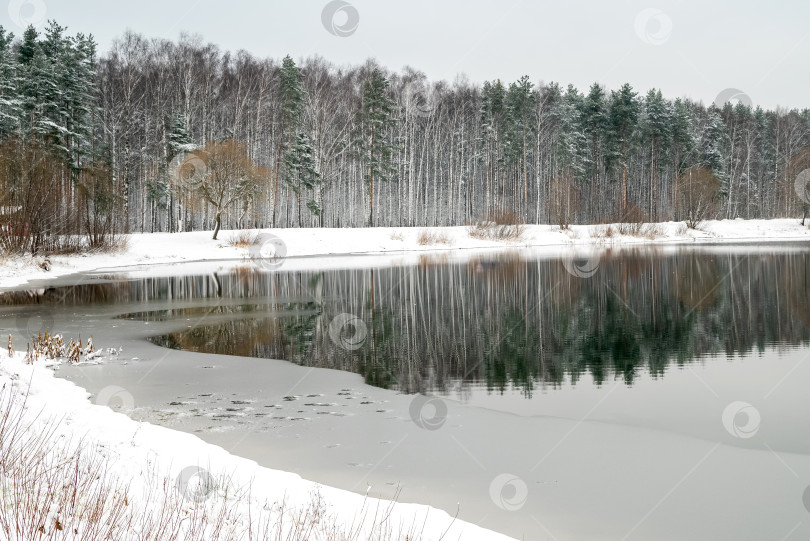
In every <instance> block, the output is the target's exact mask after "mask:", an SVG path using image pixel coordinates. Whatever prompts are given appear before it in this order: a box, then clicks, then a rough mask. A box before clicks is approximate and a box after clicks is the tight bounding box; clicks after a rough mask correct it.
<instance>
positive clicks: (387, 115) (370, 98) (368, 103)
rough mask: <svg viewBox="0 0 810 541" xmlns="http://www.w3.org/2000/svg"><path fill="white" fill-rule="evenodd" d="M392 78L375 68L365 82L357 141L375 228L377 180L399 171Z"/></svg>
mask: <svg viewBox="0 0 810 541" xmlns="http://www.w3.org/2000/svg"><path fill="white" fill-rule="evenodd" d="M389 84H390V83H389V81H388V79H386V78H385V76H384V75H383V74H382V72H381V71H380V70H379V69H377V68H374V69H373V70H372V72H371V75H370V76H369V78H368V79H367V80H366V82H365V84H364V85H363V104H362V107H361V108H360V111H359V113H358V119H357V125H358V127H359V130H360V133H359V137H358V138H357V140H356V148H357V150H358V157H359V158H360V163H361V166H362V169H363V179H364V180H365V182H366V185H367V186H368V190H369V215H368V225H369V226H370V227H374V183H375V182H377V181H386V180H388V179H389V178H390V176H391V175H392V174H393V173H394V172H395V171H396V169H395V168H394V165H393V154H394V150H396V148H397V146H396V145H395V144H394V142H393V141H394V135H393V127H394V124H395V120H394V111H395V110H396V109H395V108H396V103H394V101H393V100H392V99H391V98H390V97H388V86H389Z"/></svg>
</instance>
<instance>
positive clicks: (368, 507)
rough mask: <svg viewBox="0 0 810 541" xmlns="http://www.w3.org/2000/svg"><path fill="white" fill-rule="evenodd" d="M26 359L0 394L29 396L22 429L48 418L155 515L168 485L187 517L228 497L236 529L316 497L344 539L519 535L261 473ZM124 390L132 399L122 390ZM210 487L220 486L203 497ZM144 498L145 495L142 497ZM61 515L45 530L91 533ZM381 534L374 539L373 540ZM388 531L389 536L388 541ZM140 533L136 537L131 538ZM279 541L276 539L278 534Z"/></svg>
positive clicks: (17, 361) (2, 373)
mask: <svg viewBox="0 0 810 541" xmlns="http://www.w3.org/2000/svg"><path fill="white" fill-rule="evenodd" d="M4 345H5V344H4ZM24 356H25V354H24V353H21V352H17V353H16V354H15V355H14V356H12V357H9V356H8V354H7V353H6V351H5V348H3V350H2V351H0V388H4V392H8V389H11V390H12V392H13V393H14V395H15V396H16V397H17V398H18V399H20V398H22V397H23V396H24V395H26V394H27V400H26V402H25V413H24V419H22V420H21V421H20V422H18V423H17V426H20V427H28V429H29V430H31V431H38V430H42V427H43V426H46V425H47V423H48V420H49V419H55V420H57V421H58V424H57V425H56V431H55V433H54V434H53V440H54V441H69V442H72V444H77V443H78V442H79V441H81V447H82V449H83V457H84V459H85V460H86V463H93V462H95V461H100V463H101V464H103V466H104V468H99V469H98V471H97V472H94V473H99V474H103V475H104V476H106V479H107V480H111V481H119V482H121V483H122V484H124V485H129V486H128V492H127V494H128V498H130V499H131V501H130V503H129V504H128V505H133V506H134V507H135V509H138V510H139V512H140V513H141V514H145V515H146V516H149V515H150V514H152V515H154V516H158V515H159V513H158V512H157V511H158V510H159V509H161V508H162V507H166V508H168V507H170V505H169V504H167V503H166V501H165V500H166V496H165V495H162V494H165V493H164V490H165V487H169V490H168V496H169V499H171V500H172V501H174V502H176V501H180V502H181V504H180V506H181V512H182V513H183V514H190V513H192V511H191V509H192V508H194V507H195V506H197V507H199V506H204V507H205V508H207V509H208V510H209V512H211V513H212V514H214V515H216V511H213V512H212V511H211V510H212V509H215V508H216V506H217V505H218V504H219V503H221V500H225V499H227V500H228V502H229V503H228V505H229V508H230V510H231V514H230V516H229V523H233V524H237V525H238V524H240V523H243V524H242V525H241V527H246V524H247V522H253V523H254V524H258V523H260V522H262V521H264V520H266V518H267V517H266V515H273V518H272V519H271V521H270V522H271V523H274V522H276V521H277V520H278V516H277V515H278V512H279V509H280V507H279V506H280V505H281V504H282V502H283V503H284V506H285V514H286V516H287V517H289V518H292V517H295V516H298V517H299V518H300V516H302V515H304V514H305V512H306V511H307V509H311V505H312V502H313V499H314V496H313V495H314V494H319V495H320V499H319V501H320V503H321V505H322V509H321V512H322V514H321V516H322V518H321V519H320V520H321V522H322V523H324V524H327V525H328V526H327V530H328V531H329V532H330V533H331V534H332V535H335V538H340V539H343V538H344V537H340V535H339V532H341V531H344V532H346V531H353V532H358V533H359V532H362V534H359V535H357V536H356V537H353V536H349V537H348V538H351V539H367V538H374V539H383V540H384V539H389V538H390V539H392V540H395V539H400V537H399V536H398V535H399V534H400V532H403V535H402V537H401V539H405V536H404V533H406V532H408V531H409V530H412V531H415V532H416V533H417V534H421V535H417V537H409V538H408V539H425V540H428V539H441V538H443V539H464V540H495V541H497V540H499V539H502V540H507V539H511V538H508V537H506V536H503V535H500V534H497V533H495V532H492V531H489V530H485V529H483V528H480V527H478V526H475V525H472V524H469V523H465V522H462V521H459V520H454V518H453V517H451V516H450V515H448V514H447V513H445V512H444V511H440V510H437V509H433V508H431V507H429V506H426V505H418V504H407V503H394V504H392V503H391V502H386V501H379V500H374V499H373V498H364V497H363V496H361V495H358V494H354V493H351V492H347V491H343V490H338V489H335V488H330V487H326V486H320V485H317V484H316V483H313V482H311V481H306V480H303V479H301V478H300V477H299V476H297V475H295V474H292V473H286V472H282V471H277V470H272V469H269V468H263V467H260V466H258V465H257V464H256V463H255V462H253V461H250V460H247V459H244V458H240V457H237V456H234V455H231V454H229V453H228V452H226V451H225V450H224V449H222V448H221V447H217V446H215V445H211V444H208V443H205V442H203V441H202V440H201V439H199V438H197V437H196V436H194V435H191V434H186V433H183V432H179V431H175V430H171V429H168V428H163V427H159V426H156V425H152V424H148V423H139V422H136V421H133V420H131V419H130V418H129V417H127V416H126V415H124V414H121V413H116V412H114V411H112V410H111V409H109V408H108V407H106V406H100V405H96V404H93V403H91V402H90V401H89V400H88V397H89V394H88V393H87V392H86V391H85V390H84V389H82V388H81V387H78V386H76V385H75V384H73V383H72V382H69V381H66V380H64V379H60V378H57V377H55V376H54V374H53V372H52V370H51V369H50V368H49V364H50V365H52V364H53V362H52V361H45V360H38V361H36V362H35V363H34V364H26V363H25V362H24V360H23V359H24ZM114 391H115V390H114V389H113V390H111V392H114ZM120 392H122V393H123V392H124V391H123V389H121V390H120ZM119 398H121V397H119ZM6 400H7V398H6ZM6 400H0V402H2V403H5V402H6ZM123 400H124V401H125V400H126V399H125V397H124V398H123ZM0 405H2V404H0ZM3 409H5V411H8V409H6V408H3ZM11 417H13V415H12V416H11ZM0 425H2V423H0ZM7 432H8V430H7ZM46 432H47V430H46ZM97 463H98V462H97ZM105 470H106V471H105ZM68 475H69V476H71V475H72V472H70V471H69V472H68ZM201 483H203V484H207V485H210V487H211V488H210V489H206V490H205V491H202V490H201V489H200V484H201ZM155 487H160V488H159V490H158V491H157V493H158V494H159V495H161V497H155ZM4 488H5V489H6V490H8V489H9V485H8V480H4V481H2V482H0V494H2V491H3V489H4ZM9 494H11V492H9ZM141 494H143V495H145V496H144V497H139V495H141ZM150 494H151V496H149V495H150ZM6 505H7V506H12V503H11V502H10V501H6ZM249 510H250V514H249V512H248V511H249ZM6 511H8V509H7V510H6ZM0 512H2V510H0ZM310 512H311V511H310ZM60 513H62V512H61V511H57V512H53V513H51V514H52V515H53V516H52V517H50V518H51V523H50V524H47V525H45V526H44V527H45V530H46V531H49V532H50V531H52V530H54V528H55V527H56V526H55V524H56V520H57V519H58V520H59V521H61V524H62V525H65V524H68V523H69V525H70V527H71V528H78V529H79V531H80V532H81V531H82V527H83V526H82V519H78V520H76V519H75V518H71V517H68V516H65V514H60ZM299 513H300V515H299ZM189 516H190V515H189ZM209 518H210V517H209ZM84 520H86V519H84ZM289 522H290V523H289V524H288V525H287V526H288V528H287V530H285V531H286V533H285V534H284V535H279V537H278V539H313V540H315V539H332V537H328V536H325V535H318V534H317V533H315V532H314V531H313V532H311V533H309V534H306V535H304V536H303V537H296V536H294V535H293V536H291V537H287V535H289V534H290V532H289V531H288V530H289V529H290V528H293V527H294V526H293V524H292V522H293V521H291V520H290V521H289ZM360 525H362V526H360ZM84 527H87V524H84ZM372 528H373V529H374V534H375V535H370V534H371V533H372V532H371V530H372ZM380 530H387V531H389V533H388V534H385V535H381V536H379V533H378V532H379V531H380ZM136 534H137V532H132V535H136ZM0 536H2V531H0ZM60 538H61V537H60ZM118 538H119V539H124V538H123V537H118ZM135 538H136V537H133V539H135ZM202 538H207V537H205V536H203V537H202ZM272 538H273V539H276V536H275V535H274V536H273V537H272Z"/></svg>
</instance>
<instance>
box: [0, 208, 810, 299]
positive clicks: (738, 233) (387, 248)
mask: <svg viewBox="0 0 810 541" xmlns="http://www.w3.org/2000/svg"><path fill="white" fill-rule="evenodd" d="M608 229H610V234H609V236H606V235H605V232H606V231H608ZM652 229H653V230H654V234H647V235H635V236H634V235H622V234H618V230H619V227H618V226H617V225H616V224H607V225H572V226H571V227H570V229H568V230H560V228H559V227H557V226H550V225H527V226H524V229H523V234H522V238H521V239H520V240H518V241H500V240H482V239H478V238H472V237H471V236H470V235H469V231H468V228H467V227H464V226H459V227H437V228H422V227H413V228H403V227H379V228H346V229H315V228H310V229H275V230H270V229H265V230H254V231H255V232H256V233H257V234H258V233H265V234H270V235H273V236H275V237H276V238H278V239H280V242H281V246H282V247H283V252H284V253H283V258H284V259H285V260H286V262H285V263H284V267H283V268H284V269H289V268H290V267H292V266H293V265H291V263H292V262H293V261H295V262H296V264H295V265H294V267H295V268H308V267H310V266H312V263H310V262H308V261H306V260H304V259H303V258H310V257H314V256H326V257H334V256H341V255H360V254H362V255H382V254H397V253H401V254H408V253H414V254H419V253H425V252H436V251H450V252H453V251H459V250H475V249H515V248H545V249H548V250H550V251H558V252H562V251H565V250H567V249H568V248H570V247H574V246H576V247H586V246H600V245H601V246H604V245H640V244H659V245H660V244H679V243H736V242H785V241H802V240H807V241H810V228H808V227H806V226H802V225H801V224H800V223H799V220H798V219H794V218H783V219H775V220H741V219H738V220H711V221H706V222H704V223H703V224H701V226H700V227H699V228H698V229H697V230H695V229H688V228H687V227H686V226H685V225H684V223H683V222H663V223H659V224H653V226H652ZM423 231H432V232H439V233H440V234H442V235H443V236H444V237H445V240H446V243H436V244H420V243H419V241H418V237H419V235H420V233H422V232H423ZM237 234H238V232H235V231H228V230H223V231H221V232H220V234H219V239H218V240H213V239H211V232H210V231H195V232H191V233H136V234H131V235H128V236H127V247H126V249H124V250H123V251H121V252H119V253H100V254H94V253H91V254H80V255H66V256H52V257H50V258H49V267H50V268H49V270H48V271H45V270H43V269H42V268H41V267H40V266H39V263H41V260H37V259H32V258H30V257H14V258H9V259H7V260H5V261H2V260H0V289H6V288H13V287H18V286H21V285H23V284H25V283H26V282H29V281H32V280H48V279H51V278H56V277H59V276H64V275H68V274H73V273H80V272H91V271H114V270H116V269H122V268H126V267H136V266H152V265H170V264H174V263H182V262H195V261H196V262H199V261H204V262H216V261H222V262H226V261H232V262H236V263H238V262H239V261H240V260H245V259H248V258H249V257H250V250H249V249H247V248H240V247H235V246H231V245H230V244H229V241H230V239H232V238H233V237H235V236H236V235H237ZM278 268H282V265H280V264H279V265H278Z"/></svg>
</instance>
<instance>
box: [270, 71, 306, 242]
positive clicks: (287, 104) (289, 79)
mask: <svg viewBox="0 0 810 541" xmlns="http://www.w3.org/2000/svg"><path fill="white" fill-rule="evenodd" d="M304 96H305V92H304V89H303V87H302V86H301V70H300V68H298V66H296V65H295V62H294V61H293V59H292V58H291V57H290V55H287V56H285V57H284V60H283V61H282V64H281V81H280V83H279V102H280V107H281V126H280V128H281V129H280V131H281V134H282V136H281V137H280V138H279V144H278V152H277V155H276V175H275V181H274V183H273V227H275V226H276V213H277V210H278V184H279V183H278V181H279V174H280V173H281V167H282V163H284V161H285V155H286V154H287V153H289V152H291V151H292V146H293V134H294V133H296V130H297V129H298V126H299V125H300V123H301V115H302V114H303V111H304Z"/></svg>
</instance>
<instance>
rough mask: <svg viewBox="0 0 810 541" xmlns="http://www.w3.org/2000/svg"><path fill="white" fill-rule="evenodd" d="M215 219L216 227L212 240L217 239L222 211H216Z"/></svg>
mask: <svg viewBox="0 0 810 541" xmlns="http://www.w3.org/2000/svg"><path fill="white" fill-rule="evenodd" d="M216 220H217V227H216V229H214V240H217V235H219V228H220V227H222V211H221V210H218V211H217V216H216Z"/></svg>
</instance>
